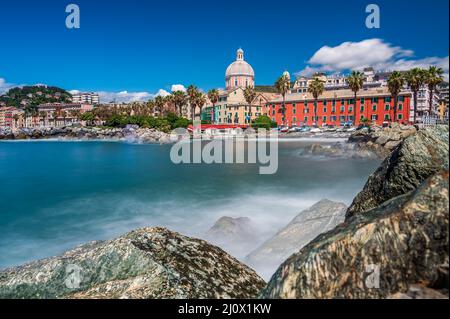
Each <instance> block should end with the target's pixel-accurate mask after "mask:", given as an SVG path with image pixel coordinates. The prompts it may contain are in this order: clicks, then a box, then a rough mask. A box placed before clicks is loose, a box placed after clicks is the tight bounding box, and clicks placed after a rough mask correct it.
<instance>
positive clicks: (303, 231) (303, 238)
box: [244, 199, 347, 278]
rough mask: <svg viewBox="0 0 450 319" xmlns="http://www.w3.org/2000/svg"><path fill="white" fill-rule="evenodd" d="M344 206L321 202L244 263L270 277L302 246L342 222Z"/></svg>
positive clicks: (299, 215) (259, 248)
mask: <svg viewBox="0 0 450 319" xmlns="http://www.w3.org/2000/svg"><path fill="white" fill-rule="evenodd" d="M346 208H347V206H346V205H345V204H343V203H338V202H333V201H330V200H326V199H324V200H321V201H320V202H318V203H316V204H314V205H313V206H311V207H310V208H308V209H306V210H304V211H302V212H301V213H300V214H298V215H297V216H296V217H295V218H294V219H293V220H292V221H291V222H290V223H289V224H288V225H287V226H286V227H284V228H283V229H281V230H280V231H279V232H278V233H277V234H276V235H274V236H273V237H272V238H270V239H268V240H267V241H266V242H264V243H263V244H262V245H261V246H260V247H258V248H257V249H256V250H254V251H253V252H251V253H250V254H249V255H248V256H247V257H246V258H245V260H244V261H245V263H246V264H247V265H249V266H250V267H252V268H253V269H255V270H257V271H258V273H260V274H263V275H264V277H265V278H267V277H270V275H272V274H273V272H274V271H275V270H276V269H277V268H278V266H279V265H280V264H281V263H282V262H283V261H284V260H285V259H286V258H288V257H289V256H290V255H292V254H293V253H295V252H298V251H299V250H300V249H301V248H302V247H303V246H305V245H306V244H308V243H309V242H310V241H311V240H313V239H314V238H316V237H317V236H318V235H319V234H321V233H324V232H327V231H329V230H331V229H333V228H334V227H336V226H337V225H339V224H340V223H342V222H343V221H344V216H345V210H346Z"/></svg>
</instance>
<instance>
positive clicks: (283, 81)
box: [275, 74, 291, 125]
mask: <svg viewBox="0 0 450 319" xmlns="http://www.w3.org/2000/svg"><path fill="white" fill-rule="evenodd" d="M275 88H276V90H277V92H278V93H280V94H281V96H282V97H283V104H282V105H281V113H282V115H283V125H284V115H285V112H286V94H287V93H288V92H289V90H290V89H291V80H290V79H289V76H287V74H283V75H282V76H280V77H279V78H278V80H277V81H276V82H275Z"/></svg>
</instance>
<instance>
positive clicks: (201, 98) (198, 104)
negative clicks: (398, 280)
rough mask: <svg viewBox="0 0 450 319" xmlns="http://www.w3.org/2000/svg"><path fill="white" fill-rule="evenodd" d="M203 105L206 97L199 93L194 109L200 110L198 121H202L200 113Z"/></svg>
mask: <svg viewBox="0 0 450 319" xmlns="http://www.w3.org/2000/svg"><path fill="white" fill-rule="evenodd" d="M205 104H206V95H205V94H203V93H202V92H200V91H199V92H198V93H197V97H196V99H195V107H196V108H198V109H199V110H200V120H201V119H202V112H203V107H204V106H205Z"/></svg>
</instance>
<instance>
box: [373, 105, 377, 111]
mask: <svg viewBox="0 0 450 319" xmlns="http://www.w3.org/2000/svg"><path fill="white" fill-rule="evenodd" d="M376 110H377V105H376V104H374V105H372V111H374V112H375V111H376Z"/></svg>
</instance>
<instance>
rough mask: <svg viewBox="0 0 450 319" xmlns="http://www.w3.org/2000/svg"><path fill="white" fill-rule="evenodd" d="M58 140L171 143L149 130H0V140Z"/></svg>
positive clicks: (75, 128) (69, 128)
mask: <svg viewBox="0 0 450 319" xmlns="http://www.w3.org/2000/svg"><path fill="white" fill-rule="evenodd" d="M45 139H58V140H62V141H79V140H82V141H88V140H104V141H127V142H132V143H158V144H168V143H171V141H170V135H169V134H167V133H164V132H161V131H157V130H155V129H150V128H138V127H128V128H105V127H75V126H67V127H62V128H22V129H18V130H14V131H13V130H11V129H9V128H7V129H0V141H1V140H45Z"/></svg>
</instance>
